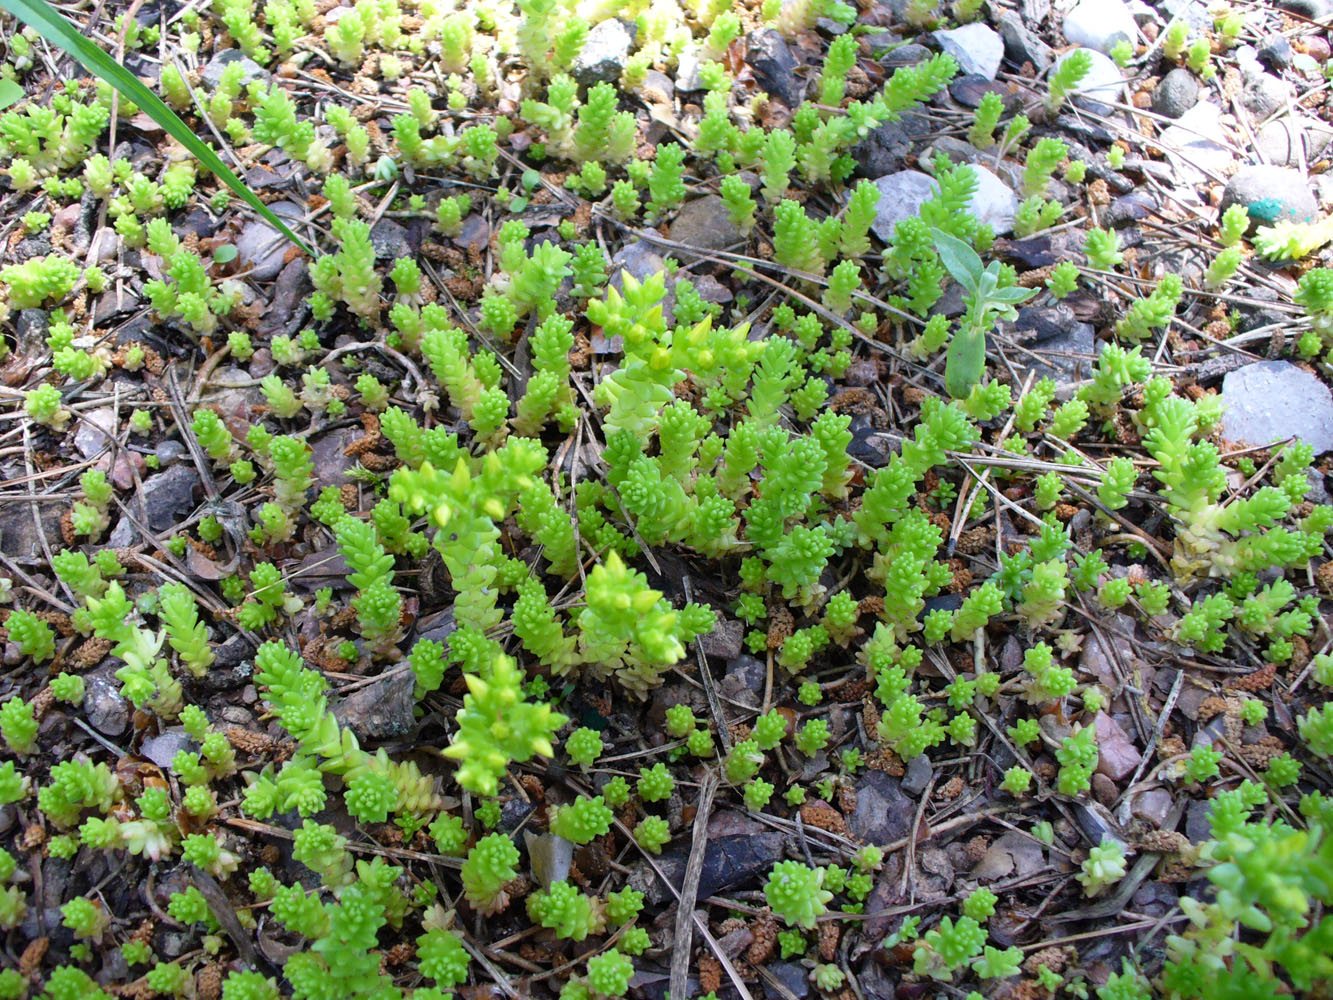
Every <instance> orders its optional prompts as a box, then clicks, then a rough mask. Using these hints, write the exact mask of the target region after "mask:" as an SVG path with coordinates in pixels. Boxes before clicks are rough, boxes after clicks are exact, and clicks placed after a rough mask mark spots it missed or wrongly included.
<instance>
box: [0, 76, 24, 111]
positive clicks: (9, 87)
mask: <svg viewBox="0 0 1333 1000" xmlns="http://www.w3.org/2000/svg"><path fill="white" fill-rule="evenodd" d="M21 100H23V88H22V87H20V86H19V85H18V84H17V83H15V82H14V81H13V80H0V111H3V110H4V109H5V108H7V107H9V106H10V105H11V104H13V103H14V102H15V101H21Z"/></svg>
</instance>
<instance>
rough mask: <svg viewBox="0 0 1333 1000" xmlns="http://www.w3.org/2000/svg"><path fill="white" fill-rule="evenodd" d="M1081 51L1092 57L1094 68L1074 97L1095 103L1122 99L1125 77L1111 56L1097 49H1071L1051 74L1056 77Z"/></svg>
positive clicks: (1057, 63) (1060, 59)
mask: <svg viewBox="0 0 1333 1000" xmlns="http://www.w3.org/2000/svg"><path fill="white" fill-rule="evenodd" d="M1079 51H1083V52H1086V53H1088V55H1090V56H1092V66H1091V67H1090V68H1089V69H1088V72H1087V75H1086V76H1084V77H1083V79H1082V81H1081V82H1080V83H1079V85H1078V89H1077V90H1075V91H1074V95H1075V96H1076V97H1087V98H1090V99H1091V100H1094V101H1103V102H1112V101H1119V100H1120V99H1121V97H1122V94H1121V91H1123V90H1124V87H1125V75H1124V74H1123V73H1121V72H1120V67H1119V66H1117V65H1116V64H1115V63H1113V62H1112V61H1111V59H1110V57H1109V56H1105V55H1103V54H1102V53H1100V52H1098V51H1097V50H1096V49H1082V50H1080V49H1070V50H1069V51H1068V52H1066V53H1065V54H1064V55H1062V56H1061V57H1060V58H1059V59H1057V60H1056V61H1055V66H1053V67H1052V68H1051V74H1052V75H1054V74H1055V72H1056V71H1057V70H1058V69H1059V68H1060V66H1062V65H1063V64H1064V61H1065V60H1066V59H1068V58H1069V57H1070V56H1071V55H1073V54H1074V53H1075V52H1079Z"/></svg>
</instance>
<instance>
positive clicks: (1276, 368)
mask: <svg viewBox="0 0 1333 1000" xmlns="http://www.w3.org/2000/svg"><path fill="white" fill-rule="evenodd" d="M1222 403H1223V405H1224V406H1225V407H1226V409H1225V411H1224V412H1223V415H1222V437H1223V438H1225V439H1226V440H1228V441H1232V442H1235V443H1237V444H1246V445H1252V446H1263V445H1269V444H1272V443H1274V442H1275V441H1285V440H1286V439H1287V438H1293V437H1294V438H1297V439H1299V440H1301V441H1304V442H1305V443H1306V444H1308V445H1310V446H1311V447H1312V448H1314V450H1315V454H1316V455H1321V454H1323V453H1324V452H1326V451H1329V450H1333V393H1330V392H1329V389H1328V386H1327V385H1325V384H1324V383H1323V382H1322V381H1321V380H1320V379H1319V378H1318V377H1317V376H1315V375H1311V374H1310V373H1309V372H1307V371H1306V370H1305V369H1303V368H1298V367H1296V365H1293V364H1292V363H1291V362H1290V361H1260V362H1258V363H1256V364H1252V365H1246V366H1245V367H1244V368H1237V369H1236V370H1235V371H1233V372H1230V373H1228V375H1227V377H1226V378H1225V379H1223V380H1222Z"/></svg>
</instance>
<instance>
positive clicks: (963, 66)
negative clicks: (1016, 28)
mask: <svg viewBox="0 0 1333 1000" xmlns="http://www.w3.org/2000/svg"><path fill="white" fill-rule="evenodd" d="M935 41H937V42H939V45H940V48H942V49H943V50H944V51H945V52H947V53H949V55H951V56H953V57H954V58H955V59H957V60H958V67H959V72H960V74H961V75H963V76H967V75H969V74H977V75H979V76H984V77H985V78H986V79H987V80H994V79H995V74H996V73H998V72H999V71H1000V60H1001V59H1003V58H1004V42H1003V40H1001V38H1000V36H999V35H997V34H996V33H995V32H994V31H993V30H992V29H990V28H988V27H987V26H986V25H984V24H980V23H977V24H965V25H963V26H962V27H961V28H951V29H950V30H948V31H937V32H935Z"/></svg>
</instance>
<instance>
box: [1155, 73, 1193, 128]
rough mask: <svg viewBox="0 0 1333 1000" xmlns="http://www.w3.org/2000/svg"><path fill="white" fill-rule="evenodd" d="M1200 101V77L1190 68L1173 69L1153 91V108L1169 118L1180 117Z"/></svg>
mask: <svg viewBox="0 0 1333 1000" xmlns="http://www.w3.org/2000/svg"><path fill="white" fill-rule="evenodd" d="M1198 101H1199V78H1198V77H1197V76H1195V75H1194V74H1193V73H1191V72H1190V71H1189V70H1187V69H1184V68H1180V69H1173V70H1172V71H1171V72H1170V73H1168V74H1166V76H1164V77H1162V80H1161V82H1160V83H1158V84H1157V87H1156V89H1154V90H1153V92H1152V109H1153V111H1155V112H1157V113H1158V114H1159V115H1165V116H1166V117H1167V118H1179V117H1180V116H1181V115H1183V114H1184V113H1185V112H1186V111H1188V110H1189V109H1190V108H1192V107H1194V105H1195V104H1197V103H1198Z"/></svg>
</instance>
